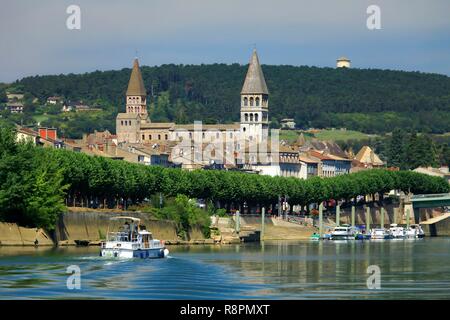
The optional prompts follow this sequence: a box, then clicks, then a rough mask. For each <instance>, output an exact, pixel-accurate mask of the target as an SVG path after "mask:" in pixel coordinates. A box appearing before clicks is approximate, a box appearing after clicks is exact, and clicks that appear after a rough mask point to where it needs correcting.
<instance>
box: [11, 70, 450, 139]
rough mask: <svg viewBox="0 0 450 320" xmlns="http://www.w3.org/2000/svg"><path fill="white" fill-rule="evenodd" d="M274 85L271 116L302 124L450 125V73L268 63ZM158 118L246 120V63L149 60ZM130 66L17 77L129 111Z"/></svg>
mask: <svg viewBox="0 0 450 320" xmlns="http://www.w3.org/2000/svg"><path fill="white" fill-rule="evenodd" d="M262 68H263V71H264V74H265V78H266V81H267V85H268V87H269V91H270V101H269V108H270V119H271V120H272V126H273V127H277V126H278V125H279V121H280V120H281V119H282V118H294V119H295V120H296V122H297V126H298V127H299V128H307V127H318V128H325V127H346V128H348V129H352V130H358V131H363V132H367V133H383V132H391V131H392V130H393V129H394V128H396V127H403V128H411V129H415V130H417V131H420V132H432V133H443V132H448V131H450V77H448V76H445V75H438V74H426V73H419V72H404V71H390V70H375V69H334V68H317V67H306V66H301V67H295V66H284V65H283V66H272V65H263V66H262ZM141 70H142V75H143V78H144V82H145V85H146V88H147V92H148V94H149V101H150V105H149V110H150V114H151V118H152V120H153V121H176V122H178V123H186V122H192V121H194V120H203V121H204V122H207V123H215V122H221V123H227V122H232V121H239V108H240V103H239V93H240V90H241V86H242V83H243V81H244V77H245V74H246V71H247V66H246V65H244V66H243V65H239V64H231V65H226V64H212V65H162V66H155V67H148V66H143V67H141ZM130 72H131V70H130V69H122V70H118V71H104V72H101V71H95V72H91V73H85V74H79V75H75V74H68V75H54V76H34V77H27V78H23V79H22V80H20V81H17V82H16V83H14V84H12V85H11V86H12V87H14V88H15V90H22V91H23V92H26V93H30V94H31V95H32V96H34V97H37V98H38V99H39V100H40V103H44V102H45V100H46V98H47V97H48V96H53V95H60V96H63V97H65V98H66V99H69V100H72V101H73V100H83V101H85V102H87V103H91V104H96V105H98V106H100V107H102V108H103V109H105V110H108V111H109V112H113V111H115V112H119V111H124V103H125V97H124V94H125V91H126V87H127V83H128V79H129V76H130Z"/></svg>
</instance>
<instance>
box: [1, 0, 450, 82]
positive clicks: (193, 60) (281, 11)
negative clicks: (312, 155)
mask: <svg viewBox="0 0 450 320" xmlns="http://www.w3.org/2000/svg"><path fill="white" fill-rule="evenodd" d="M70 5H77V6H79V8H80V12H81V15H80V21H81V23H80V27H81V28H80V29H74V30H71V29H68V28H67V25H66V21H67V19H68V18H69V16H70V14H68V13H67V12H66V10H67V7H69V6H70ZM370 5H377V6H378V7H379V8H380V25H381V29H374V30H371V29H369V28H368V27H367V20H368V18H369V17H370V16H371V13H370V14H368V13H367V8H368V7H369V6H370ZM449 13H450V0H370V1H369V0H333V1H332V0H308V1H305V0H220V1H219V0H127V1H125V0H96V1H93V0H70V1H67V0H40V1H36V0H0V82H12V81H15V80H17V79H20V78H22V77H26V76H33V75H44V74H62V73H84V72H90V71H95V70H117V69H122V68H130V67H131V65H132V60H133V59H134V57H135V56H137V57H138V58H139V60H140V63H141V65H150V66H154V65H161V64H167V63H174V64H202V63H204V64H209V63H240V64H246V63H248V61H249V59H250V55H251V51H252V49H253V48H254V47H256V48H257V50H258V54H259V58H260V61H261V63H262V64H271V65H296V66H299V65H307V66H317V67H334V66H335V65H336V59H337V58H338V57H340V56H346V57H348V58H350V59H351V61H352V67H353V68H372V69H374V68H377V69H394V70H406V71H421V72H431V73H440V74H446V75H450V18H449Z"/></svg>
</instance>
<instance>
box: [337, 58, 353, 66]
mask: <svg viewBox="0 0 450 320" xmlns="http://www.w3.org/2000/svg"><path fill="white" fill-rule="evenodd" d="M350 64H351V61H350V59H348V58H347V57H340V58H339V59H337V60H336V68H350Z"/></svg>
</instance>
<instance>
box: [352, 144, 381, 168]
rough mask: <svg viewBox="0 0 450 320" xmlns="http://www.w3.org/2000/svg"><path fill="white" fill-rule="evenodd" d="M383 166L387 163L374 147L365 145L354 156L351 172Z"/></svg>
mask: <svg viewBox="0 0 450 320" xmlns="http://www.w3.org/2000/svg"><path fill="white" fill-rule="evenodd" d="M383 167H385V163H384V162H383V161H382V160H381V159H380V157H379V156H378V155H377V154H376V153H375V152H374V151H373V150H372V148H370V147H369V146H363V147H362V148H361V150H359V152H358V153H357V154H356V155H355V156H354V158H353V161H352V169H351V172H357V171H361V170H366V169H373V168H383Z"/></svg>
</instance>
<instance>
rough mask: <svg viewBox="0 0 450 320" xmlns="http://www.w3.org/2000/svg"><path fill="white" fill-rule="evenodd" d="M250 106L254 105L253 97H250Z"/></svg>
mask: <svg viewBox="0 0 450 320" xmlns="http://www.w3.org/2000/svg"><path fill="white" fill-rule="evenodd" d="M250 107H253V97H251V98H250Z"/></svg>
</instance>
